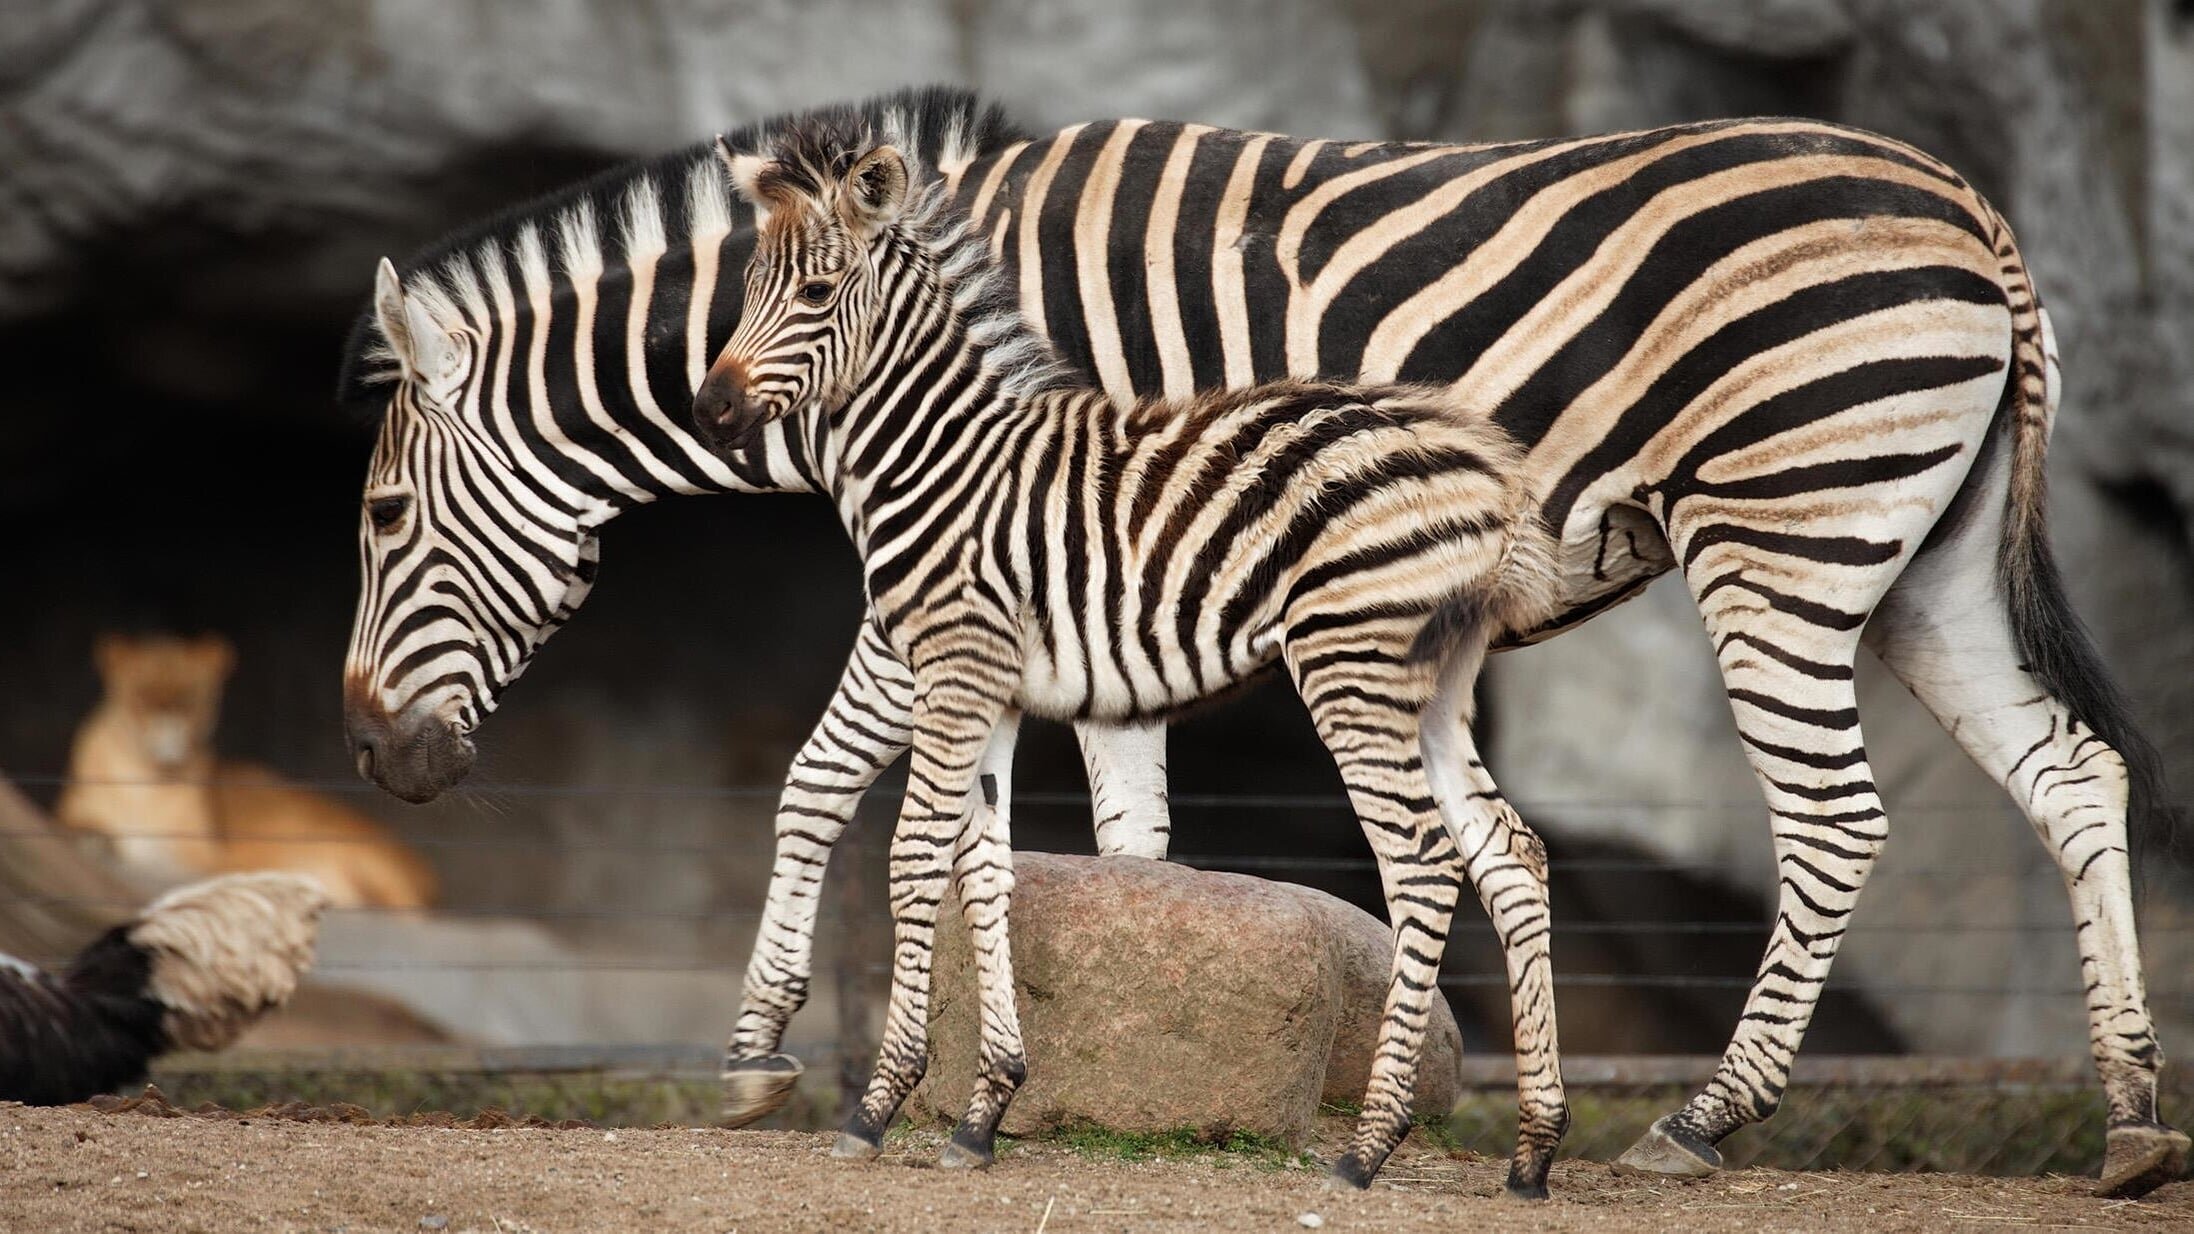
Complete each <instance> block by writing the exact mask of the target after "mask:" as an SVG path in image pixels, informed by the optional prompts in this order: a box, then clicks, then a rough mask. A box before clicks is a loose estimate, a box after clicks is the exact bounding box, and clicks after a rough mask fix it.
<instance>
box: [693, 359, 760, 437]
mask: <svg viewBox="0 0 2194 1234" xmlns="http://www.w3.org/2000/svg"><path fill="white" fill-rule="evenodd" d="M766 423H768V418H767V414H766V413H765V412H764V411H763V409H762V408H761V407H760V406H759V405H757V404H756V403H755V401H754V397H753V393H752V389H751V384H750V379H749V378H748V376H747V368H746V365H744V364H741V363H740V362H739V361H737V360H731V359H724V360H718V361H717V362H716V364H715V365H714V366H713V367H711V368H710V369H709V371H708V376H707V377H705V378H703V379H702V381H701V388H700V389H698V390H695V391H694V392H693V431H694V433H695V434H696V435H698V436H699V437H700V438H701V440H702V441H703V442H704V443H706V444H707V445H708V448H709V449H711V450H714V451H716V452H717V453H718V454H729V453H732V452H734V451H737V450H741V449H744V448H745V447H746V446H747V445H748V444H749V443H751V442H752V441H753V440H754V435H755V434H756V433H759V432H761V431H762V426H763V425H764V424H766Z"/></svg>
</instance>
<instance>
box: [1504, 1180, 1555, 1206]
mask: <svg viewBox="0 0 2194 1234" xmlns="http://www.w3.org/2000/svg"><path fill="white" fill-rule="evenodd" d="M1501 1189H1502V1190H1503V1191H1506V1192H1507V1193H1508V1198H1509V1199H1512V1200H1534V1201H1536V1200H1543V1199H1545V1198H1546V1180H1545V1179H1541V1180H1539V1181H1538V1182H1535V1183H1534V1182H1528V1181H1526V1180H1524V1179H1520V1178H1514V1177H1511V1178H1510V1179H1509V1180H1508V1181H1507V1182H1506V1183H1504V1184H1502V1186H1501Z"/></svg>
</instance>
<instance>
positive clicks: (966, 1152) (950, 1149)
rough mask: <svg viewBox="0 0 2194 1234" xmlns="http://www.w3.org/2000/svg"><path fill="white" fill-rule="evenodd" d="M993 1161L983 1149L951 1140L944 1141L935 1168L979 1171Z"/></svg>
mask: <svg viewBox="0 0 2194 1234" xmlns="http://www.w3.org/2000/svg"><path fill="white" fill-rule="evenodd" d="M993 1159H994V1158H993V1157H992V1155H991V1154H990V1153H989V1152H986V1151H984V1150H983V1149H980V1148H971V1147H969V1146H968V1145H965V1144H962V1143H961V1142H960V1141H959V1140H958V1139H951V1140H946V1141H945V1148H944V1151H943V1152H940V1153H938V1154H937V1168H938V1169H940V1170H980V1169H982V1168H984V1167H985V1166H988V1165H989V1164H990V1163H991V1161H992V1160H993Z"/></svg>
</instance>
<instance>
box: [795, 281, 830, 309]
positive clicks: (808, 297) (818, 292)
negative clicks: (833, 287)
mask: <svg viewBox="0 0 2194 1234" xmlns="http://www.w3.org/2000/svg"><path fill="white" fill-rule="evenodd" d="M800 299H801V300H803V301H805V302H806V303H808V304H821V303H822V302H823V301H825V300H828V299H830V284H829V283H826V282H824V281H822V280H821V279H817V280H815V281H814V282H811V283H802V284H801V285H800Z"/></svg>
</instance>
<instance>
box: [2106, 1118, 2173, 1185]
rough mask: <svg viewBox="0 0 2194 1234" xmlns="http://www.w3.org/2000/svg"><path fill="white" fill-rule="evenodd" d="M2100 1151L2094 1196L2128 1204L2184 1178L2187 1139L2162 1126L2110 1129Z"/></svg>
mask: <svg viewBox="0 0 2194 1234" xmlns="http://www.w3.org/2000/svg"><path fill="white" fill-rule="evenodd" d="M2105 1143H2106V1144H2107V1146H2108V1147H2106V1148H2105V1149H2104V1150H2103V1176H2102V1179H2101V1180H2100V1181H2099V1182H2097V1183H2096V1184H2095V1193H2096V1194H2097V1195H2103V1196H2109V1197H2110V1198H2112V1199H2117V1200H2130V1199H2133V1198H2135V1197H2137V1196H2144V1195H2147V1194H2148V1193H2149V1192H2151V1191H2154V1190H2155V1189H2156V1188H2158V1187H2161V1186H2163V1185H2164V1184H2165V1183H2175V1182H2177V1181H2179V1180H2180V1179H2181V1178H2184V1177H2185V1176H2186V1156H2187V1138H2186V1133H2185V1132H2183V1131H2173V1130H2172V1129H2171V1128H2169V1127H2166V1126H2164V1125H2163V1124H2162V1123H2134V1124H2131V1125H2129V1126H2124V1127H2112V1128H2111V1129H2110V1131H2109V1134H2108V1136H2107V1137H2106V1140H2105Z"/></svg>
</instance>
